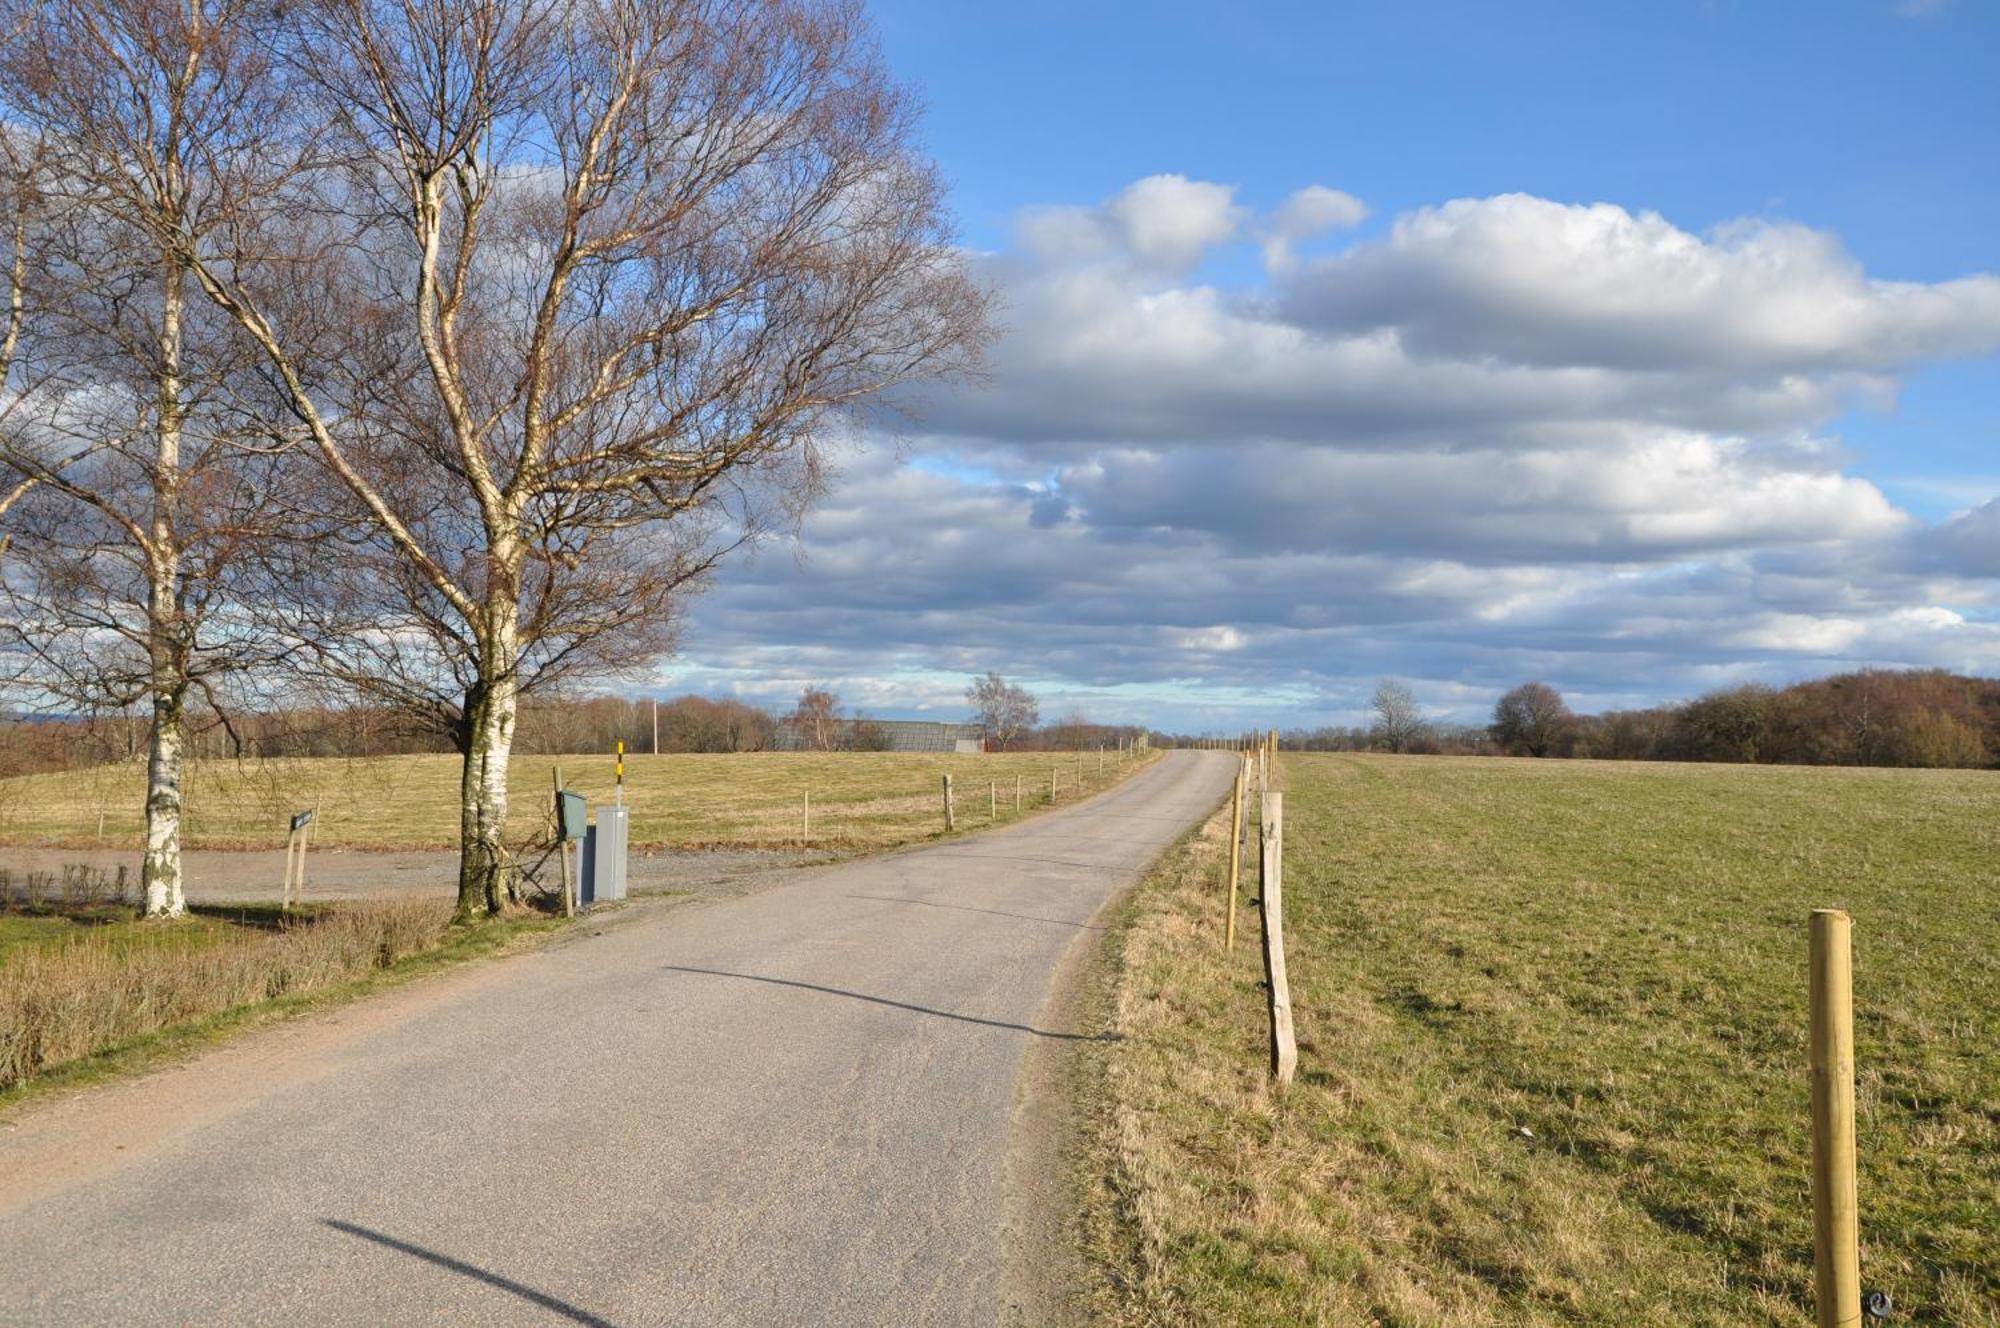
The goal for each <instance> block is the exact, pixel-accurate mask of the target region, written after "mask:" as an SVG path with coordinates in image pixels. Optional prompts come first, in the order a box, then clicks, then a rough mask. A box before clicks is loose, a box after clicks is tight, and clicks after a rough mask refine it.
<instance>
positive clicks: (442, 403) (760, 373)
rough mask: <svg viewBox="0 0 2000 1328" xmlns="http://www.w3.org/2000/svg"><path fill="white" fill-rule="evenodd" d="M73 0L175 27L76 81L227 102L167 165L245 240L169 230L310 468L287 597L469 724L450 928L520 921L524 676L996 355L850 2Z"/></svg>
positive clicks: (344, 656) (648, 629)
mask: <svg viewBox="0 0 2000 1328" xmlns="http://www.w3.org/2000/svg"><path fill="white" fill-rule="evenodd" d="M62 3H63V4H65V5H66V6H67V7H68V8H69V9H73V10H75V11H77V12H85V11H88V12H89V13H90V14H92V15H95V16H98V17H100V18H101V19H102V20H103V21H104V22H106V23H108V24H112V25H114V26H117V25H123V27H125V28H132V29H135V30H136V29H141V28H144V29H146V30H148V31H150V32H152V34H153V37H154V40H153V41H152V43H151V46H150V47H149V48H148V49H146V50H144V51H142V52H141V53H140V56H141V58H139V59H138V60H137V61H136V62H135V61H134V60H132V59H128V58H126V53H125V52H124V51H123V50H122V49H118V48H117V47H116V44H115V43H109V42H107V43H101V44H100V45H99V46H98V47H97V48H93V47H91V46H90V45H89V44H87V43H81V42H79V43H76V44H74V45H72V46H69V47H65V48H63V49H62V50H61V51H60V53H59V54H60V56H61V59H62V61H63V62H64V63H63V66H62V69H61V72H60V78H61V80H62V81H63V82H64V83H65V84H66V85H67V86H70V87H74V88H77V89H87V90H88V95H90V96H94V97H102V98H103V100H104V101H105V102H107V103H109V104H114V105H122V104H125V103H128V102H135V101H136V102H140V103H145V104H148V105H150V102H149V101H147V98H148V97H149V96H150V88H151V86H152V84H153V83H154V82H156V81H157V80H158V79H159V78H160V77H161V76H162V75H161V74H160V73H159V72H158V71H160V70H171V69H178V68H194V69H197V70H200V71H204V72H203V74H202V76H203V77H209V78H212V79H213V80H214V81H215V82H216V83H217V84H218V85H222V86H227V87H228V88H229V90H230V92H231V94H232V105H233V107H234V113H233V115H232V116H231V117H230V118H228V119H227V120H226V121H224V122H222V123H217V124H204V125H203V126H202V128H203V130H204V133H203V136H202V141H201V143H200V148H201V151H200V152H199V153H189V154H186V155H183V156H180V157H178V158H176V159H174V160H173V161H172V162H170V163H165V164H164V169H166V170H167V172H168V174H169V175H170V176H172V177H174V178H186V179H189V180H193V181H195V182H196V183H197V185H198V187H199V190H200V192H201V196H202V197H213V198H216V199H219V200H221V201H222V203H223V204H224V205H226V207H227V209H228V220H229V225H228V226H227V227H226V228H223V229H221V230H214V229H208V228H204V227H201V226H197V225H195V224H193V222H192V221H191V220H189V219H185V218H183V219H180V220H175V219H174V218H171V217H168V218H164V219H161V220H160V222H159V225H160V227H161V232H160V233H161V234H162V235H163V236H165V237H168V238H169V239H170V241H171V252H172V253H173V254H174V256H175V258H176V260H177V261H178V262H180V263H181V264H183V265H184V268H185V271H186V272H187V273H188V274H189V275H190V276H191V277H192V278H193V280H194V281H195V282H196V283H197V284H198V285H199V287H200V289H201V290H202V291H203V292H204V293H205V294H206V295H207V297H208V298H209V300H210V301H212V302H213V303H214V305H215V306H216V307H217V308H219V309H221V310H223V311H224V312H226V313H227V314H228V315H229V317H230V318H231V319H233V320H234V322H235V323H236V324H237V325H238V326H240V327H241V328H242V329H243V330H244V332H245V333H246V334H247V335H248V336H249V337H250V338H251V340H252V341H253V342H254V343H255V344H256V346H257V347H258V349H259V351H260V353H261V354H262V356H263V357H264V362H265V366H266V372H267V374H268V377H269V379H270V381H271V383H272V385H273V387H274V388H275V389H276V390H277V391H278V392H279V393H280V394H281V395H282V397H283V398H284V401H285V404H286V406H287V408H288V410H289V412H290V414H291V416H292V419H293V422H294V425H295V429H296V433H297V435H298V436H299V437H300V438H301V439H302V440H303V441H304V442H305V443H306V444H307V445H308V446H309V447H310V450H311V453H312V455H313V456H314V457H315V458H316V460H317V463H318V466H319V467H320V475H321V479H320V480H318V481H314V480H306V479H298V480H295V481H293V485H294V491H295V492H297V493H298V494H300V495H301V496H302V500H305V501H306V505H307V507H308V510H307V511H306V512H305V513H304V514H302V516H301V519H300V528H301V531H302V533H305V534H309V535H313V536H316V537H317V539H318V541H319V544H318V547H317V551H316V552H315V553H314V554H313V555H312V556H310V557H303V558H295V559H294V565H293V571H292V574H290V575H284V576H279V577H275V578H274V579H273V582H272V585H273V589H274V592H278V593H282V594H284V595H285V596H286V597H287V603H286V604H285V611H286V614H287V615H288V616H287V619H286V621H287V624H288V626H289V627H290V628H291V630H292V631H293V633H294V635H295V637H296V642H297V644H298V645H300V646H301V647H307V648H311V649H314V650H315V651H317V652H319V664H318V666H317V667H318V668H319V670H320V671H321V672H322V674H323V675H324V676H326V677H328V678H330V679H333V680H336V681H339V682H342V683H344V684H346V685H349V686H352V687H354V688H357V689H360V690H363V691H366V692H369V693H371V694H373V695H375V696H377V697H380V698H383V699H389V700H392V701H395V702H396V703H398V704H402V705H407V706H411V707H414V708H416V709H418V710H419V711H421V712H424V713H427V714H429V715H431V716H432V717H434V719H435V720H436V722H437V723H438V724H439V725H440V726H441V727H444V728H446V729H447V730H448V731H449V733H450V734H451V736H452V737H453V739H454V741H455V742H456V743H457V744H458V747H459V750H460V751H461V753H462V756H463V774H462V779H461V799H460V801H461V820H460V825H461V844H462V856H461V865H460V873H459V909H460V914H461V916H463V917H466V918H471V917H475V916H481V915H485V914H489V913H492V912H495V911H498V910H499V909H500V908H501V907H502V904H503V901H504V899H505V898H506V897H507V896H508V895H509V894H510V893H511V892H512V889H513V885H514V880H513V877H514V869H513V866H512V858H511V855H510V854H509V851H508V848H507V845H506V844H505V842H504V840H503V827H504V824H505V819H506V810H507V791H506V774H507V767H508V760H509V756H510V754H511V750H512V743H513V736H514V728H515V723H516V716H517V710H518V704H519V700H520V698H521V696H522V694H523V693H524V691H528V690H533V689H534V688H537V687H551V686H556V685H559V684H561V683H563V682H565V681H569V680H574V679H578V678H581V677H585V676H590V675H593V674H595V675H602V674H604V673H607V672H616V671H618V670H619V669H621V668H636V667H638V666H639V665H642V664H643V663H645V662H646V661H647V660H648V658H649V657H650V656H652V655H655V654H657V653H658V652H659V651H660V650H662V649H664V648H665V647H666V646H667V645H668V644H669V643H670V641H671V627H672V623H673V621H674V620H675V618H676V615H677V610H678V605H679V603H680V601H681V598H682V597H684V596H685V595H687V594H689V593H692V592H693V591H695V590H697V589H699V588H700V586H701V584H702V582H703V579H704V578H705V576H706V574H707V573H708V571H709V570H710V569H711V568H712V567H713V566H714V565H715V563H716V561H717V560H718V559H719V558H721V557H722V556H724V555H725V554H726V553H727V552H728V551H729V550H730V549H732V548H735V547H738V546H740V545H741V544H742V543H743V542H744V541H746V540H749V539H754V538H756V537H757V535H758V534H759V532H761V531H762V530H764V529H766V528H768V527H769V526H770V524H771V523H772V522H773V521H786V520H791V519H793V518H795V517H796V515H797V513H798V512H799V511H800V510H802V508H803V507H804V505H805V504H806V503H807V502H809V501H810V500H811V498H812V497H813V496H814V495H815V494H816V492H817V491H818V489H819V488H820V486H821V483H822V480H823V470H822V446H821V443H822V440H823V439H824V438H825V437H826V436H827V435H828V432H829V431H830V430H831V429H834V428H835V427H837V426H839V425H840V424H841V423H842V421H852V420H853V419H854V418H855V417H856V416H857V415H860V414H863V413H865V412H870V411H875V410H880V409H883V408H885V407H884V403H885V402H887V401H888V400H889V398H888V396H887V395H886V394H887V393H888V392H889V391H890V389H893V388H895V387H896V386H898V385H899V384H903V383H907V382H911V381H915V380H921V379H927V378H932V377H936V376H940V375H949V374H951V373H955V372H958V371H960V370H962V369H964V368H967V367H969V365H970V363H971V361H972V358H973V357H974V356H975V354H976V352H977V350H978V348H979V346H980V344H981V343H982V341H983V339H984V335H985V327H986V321H985V307H984V297H983V294H982V292H981V291H980V290H979V289H978V288H977V287H976V286H975V285H974V284H973V283H972V282H971V281H970V280H969V279H968V277H967V275H966V272H965V269H964V266H963V263H962V261H961V260H960V258H959V257H958V256H957V253H956V251H955V250H954V249H953V248H952V246H951V244H950V242H949V241H950V237H949V234H948V230H947V225H946V216H945V211H944V207H943V202H942V190H941V187H940V185H939V183H938V181H937V178H936V176H935V173H934V171H933V170H932V168H931V167H930V165H929V164H928V163H927V162H926V161H924V160H923V159H922V158H921V156H920V155H919V154H918V153H917V152H916V151H915V150H914V148H913V146H912V133H911V130H912V125H913V115H912V110H911V106H910V103H909V101H908V99H907V98H906V97H905V96H904V95H903V94H902V93H901V92H900V91H899V90H898V89H897V88H896V87H895V86H894V85H893V84H892V83H891V81H890V79H889V77H888V75H887V73H886V71H885V70H884V69H883V67H882V66H881V64H880V62H879V58H878V56H877V55H876V53H875V48H874V45H873V43H872V39H871V36H870V33H869V31H868V29H867V26H866V24H865V22H864V21H863V19H862V16H861V12H860V9H859V6H858V5H857V4H855V3H853V2H852V0H829V2H827V3H814V2H811V0H665V2H664V3H653V2H649V0H473V2H472V3H448V2H447V0H327V2H326V3H309V4H302V5H296V6H264V7H262V8H261V9H255V10H253V9H249V8H247V7H243V6H238V5H236V4H234V3H232V2H231V0H190V3H189V4H188V6H187V7H186V8H185V9H184V10H183V9H181V8H173V9H171V10H169V11H167V12H169V13H172V14H177V15H178V14H182V13H186V14H188V15H191V16H193V17H192V18H190V19H189V21H186V22H180V23H178V24H176V23H167V22H163V21H159V20H157V19H156V17H155V16H156V15H157V14H158V13H159V12H160V7H159V6H157V5H154V4H151V3H148V2H147V0H62ZM28 26H29V27H30V28H31V29H32V28H34V27H37V26H39V25H38V24H37V23H36V22H35V21H34V20H32V19H30V20H29V22H28ZM218 29H223V30H232V31H235V30H240V31H244V32H255V33H259V34H260V35H261V36H262V40H261V41H260V42H259V44H258V49H259V50H270V51H273V52H276V53H278V56H279V63H278V64H277V65H276V66H273V67H270V68H265V67H262V66H259V65H257V64H256V63H255V62H254V61H251V60H249V59H247V58H236V57H235V55H234V53H233V52H232V53H231V55H232V58H230V59H228V60H219V59H212V58H211V56H213V54H214V52H215V51H216V50H217V49H218V43H217V40H216V38H215V33H216V32H217V30H218ZM135 68H136V69H137V70H138V72H137V73H135V72H134V71H135ZM142 85H143V86H142ZM66 109H68V110H69V111H70V113H71V114H72V115H74V114H76V113H77V112H76V111H75V108H74V107H67V108H66ZM120 146H121V149H123V150H126V151H127V152H128V153H129V155H127V156H126V157H125V158H124V159H123V160H122V161H121V162H120V163H119V164H120V165H122V166H123V167H125V168H126V169H127V170H128V171H132V172H141V171H143V170H146V169H149V164H148V162H147V161H146V159H145V156H144V154H143V153H141V152H139V151H138V150H137V149H136V148H135V147H134V145H131V144H123V145H120ZM308 572H310V573H311V575H307V574H306V573H308Z"/></svg>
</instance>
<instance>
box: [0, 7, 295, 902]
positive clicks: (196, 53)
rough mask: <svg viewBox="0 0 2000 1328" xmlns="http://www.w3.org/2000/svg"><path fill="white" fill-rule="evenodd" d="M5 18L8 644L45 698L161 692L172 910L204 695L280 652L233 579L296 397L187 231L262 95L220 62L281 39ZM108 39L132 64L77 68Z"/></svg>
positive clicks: (109, 13)
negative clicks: (280, 414) (259, 365)
mask: <svg viewBox="0 0 2000 1328" xmlns="http://www.w3.org/2000/svg"><path fill="white" fill-rule="evenodd" d="M6 19H7V21H8V29H9V33H10V36H9V39H8V41H7V43H6V45H5V48H4V69H3V70H0V72H4V74H5V76H6V80H7V82H8V84H9V88H10V91H9V96H10V97H11V99H12V105H11V109H12V110H13V111H14V113H15V115H14V123H13V124H12V125H11V126H9V129H10V131H11V132H12V134H13V137H12V138H11V139H10V143H9V151H10V153H11V154H12V155H13V157H14V159H15V162H16V164H17V166H20V167H21V168H20V169H19V170H17V172H16V176H15V178H16V188H15V197H16V200H17V202H16V206H15V209H14V211H15V216H14V225H13V232H12V233H13V262H12V282H11V288H12V296H11V300H10V314H9V321H8V331H7V334H6V338H5V345H6V349H7V351H8V355H9V365H8V368H9V370H10V381H9V387H10V397H9V408H8V412H7V419H6V427H5V428H4V429H0V462H4V464H5V466H6V468H7V469H9V470H11V471H13V472H14V473H16V474H17V475H18V476H20V479H19V481H18V483H17V486H16V487H15V488H14V489H13V490H12V491H11V493H12V495H13V501H12V502H11V503H10V504H9V506H10V507H11V508H12V511H10V512H9V513H7V517H8V522H9V528H8V531H7V535H8V538H9V539H10V540H11V541H12V549H11V555H10V558H9V565H8V568H7V571H6V574H5V578H4V582H0V585H4V591H5V600H6V603H7V607H8V613H7V618H6V622H5V627H4V630H5V632H6V634H7V636H8V638H9V644H10V646H11V647H12V648H11V649H10V651H9V652H8V657H9V660H10V662H11V664H12V666H13V667H12V672H13V675H14V677H13V681H14V683H15V685H16V686H17V688H24V689H25V690H26V692H27V694H28V695H30V696H32V697H35V698H38V699H42V700H44V701H52V702H54V703H59V704H68V705H71V706H77V707H82V708H85V709H87V710H93V711H94V710H97V709H100V708H116V709H122V708H124V707H126V706H129V705H134V704H138V705H142V706H144V707H146V708H147V709H149V710H150V714H151V736H150V745H149V751H148V758H147V775H146V794H145V799H146V800H145V851H144V858H143V861H142V864H141V871H140V879H141V883H142V886H143V890H144V894H145V907H146V913H147V914H148V916H154V917H161V916H165V917H173V916H178V915H179V914H180V913H181V912H182V911H183V909H184V899H183V881H182V870H181V818H182V809H183V802H184V791H183V780H184V778H185V754H186V743H187V738H188V736H189V735H188V730H189V724H190V718H191V712H192V711H193V710H194V709H195V708H196V707H199V708H200V709H201V710H202V712H203V713H204V714H206V715H207V716H210V717H214V716H217V715H220V714H222V713H223V706H222V704H221V702H222V697H221V688H222V686H223V685H224V682H225V680H226V679H228V678H229V677H231V676H233V675H236V674H239V673H242V672H243V671H245V670H247V669H248V668H250V667H251V666H252V664H253V661H254V660H255V658H256V657H257V656H258V655H259V654H260V650H259V647H258V646H257V644H256V642H255V639H254V633H252V632H251V631H250V629H249V627H248V625H247V623H246V621H245V620H244V619H243V618H242V616H241V615H240V614H237V615H235V617H234V621H233V622H232V621H225V620H226V619H228V618H229V616H230V615H229V609H228V605H229V592H228V589H227V583H228V580H229V573H230V568H231V567H232V565H233V564H234V563H235V562H236V561H237V559H238V557H239V556H240V555H241V553H242V552H243V551H244V549H245V548H246V547H247V546H248V545H249V544H251V543H252V542H254V539H255V537H256V534H257V530H258V515H259V512H260V509H261V507H262V506H263V504H264V501H265V495H266V492H267V478H266V476H265V474H264V472H266V471H267V470H268V465H269V458H270V455H271V452H272V449H271V447H270V446H269V444H270V439H269V436H268V428H267V426H266V425H265V424H264V423H263V422H262V419H263V417H262V416H260V415H259V413H258V411H257V409H256V404H257V402H258V399H259V398H263V403H262V404H264V405H266V406H269V405H273V404H275V399H274V398H269V397H268V394H265V393H263V391H262V388H261V384H260V383H259V382H258V380H257V379H256V378H255V377H253V376H251V375H250V374H249V373H248V372H247V371H248V368H249V366H250V365H251V364H252V361H250V360H249V359H248V357H247V355H246V353H245V352H246V351H247V350H249V349H250V346H249V343H248V342H247V341H246V339H245V338H243V336H242V334H241V332H240V330H239V329H238V328H237V327H236V326H234V324H233V322H232V321H231V320H227V319H224V318H223V317H221V316H220V315H219V314H218V313H217V312H216V311H214V310H212V309H211V308H210V307H209V305H208V302H207V301H205V300H204V299H202V297H201V294H200V292H199V291H198V290H197V289H196V288H195V287H194V285H193V282H192V279H191V271H190V268H189V265H188V263H187V261H186V259H185V256H184V253H183V248H184V244H185V240H186V239H187V237H202V236H206V235H209V234H212V233H213V231H214V228H215V226H216V224H217V219H218V217H220V216H221V215H223V214H224V212H226V210H227V201H226V200H223V199H220V198H218V197H217V196H216V195H215V194H214V192H213V190H212V189H211V188H209V183H210V182H209V180H208V179H207V177H205V176H204V174H203V172H202V171H201V170H200V169H198V168H195V167H192V166H191V165H190V163H192V162H196V161H199V160H200V158H201V156H202V154H203V153H204V152H205V151H206V150H207V145H208V144H210V143H212V142H220V141H226V140H228V139H229V138H231V137H232V136H233V128H232V121H233V119H234V117H235V116H236V115H237V114H238V113H239V110H240V108H239V107H238V106H237V105H236V104H234V103H233V102H232V101H231V100H230V98H229V96H228V90H229V85H230V82H231V80H230V79H229V78H228V77H217V76H215V72H214V71H216V70H218V69H223V70H226V69H228V68H229V67H230V66H231V65H232V64H234V65H238V66H241V65H242V64H244V63H245V62H246V61H247V62H248V63H250V64H253V65H254V64H256V63H258V62H259V57H258V56H257V55H256V54H255V52H254V51H253V50H251V49H250V47H249V45H248V44H247V34H246V33H245V32H243V31H242V30H240V29H232V28H231V27H230V26H229V25H227V24H224V25H218V26H209V25H207V24H206V22H205V19H206V15H205V14H204V13H203V12H202V11H200V10H198V9H197V10H193V11H187V12H183V11H181V10H178V9H176V8H173V7H165V8H161V7H146V8H143V9H134V10H130V11H126V10H118V9H113V8H110V7H99V6H94V5H88V4H62V3H55V4H47V5H36V6H31V7H15V6H10V7H9V8H8V11H7V13H6ZM84 55H87V57H88V58H87V59H85V58H82V57H83V56H84ZM102 61H111V62H114V63H115V64H116V67H117V68H119V69H121V70H124V71H126V73H127V78H126V80H125V81H123V82H120V81H118V80H108V81H106V80H97V81H78V79H79V75H80V73H81V72H82V70H83V69H84V68H85V67H95V64H96V63H97V62H102ZM29 137H31V138H32V140H33V150H32V163H31V168H32V169H31V170H30V168H29V167H28V166H21V157H22V148H21V144H22V142H23V141H24V139H26V138H29ZM30 181H32V183H30Z"/></svg>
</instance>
